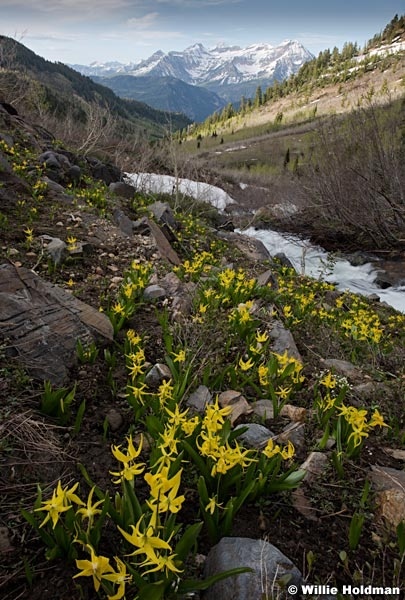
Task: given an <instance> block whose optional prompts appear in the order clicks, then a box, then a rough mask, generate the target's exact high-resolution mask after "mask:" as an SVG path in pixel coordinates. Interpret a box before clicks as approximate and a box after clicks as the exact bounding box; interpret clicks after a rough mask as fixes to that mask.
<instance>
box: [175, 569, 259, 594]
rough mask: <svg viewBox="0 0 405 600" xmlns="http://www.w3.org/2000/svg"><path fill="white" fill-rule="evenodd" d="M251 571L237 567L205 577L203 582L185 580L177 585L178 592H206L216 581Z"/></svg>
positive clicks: (250, 570) (250, 571) (251, 570)
mask: <svg viewBox="0 0 405 600" xmlns="http://www.w3.org/2000/svg"><path fill="white" fill-rule="evenodd" d="M252 572H253V569H251V568H250V567H238V568H236V569H229V570H228V571H223V572H222V573H218V574H217V575H212V576H211V577H207V578H206V579H203V580H201V581H200V580H197V579H196V580H191V579H189V580H186V581H182V582H181V583H180V584H179V587H178V592H179V593H181V594H188V593H190V592H196V591H198V590H206V589H207V588H209V587H210V586H211V585H214V583H217V581H222V579H227V578H228V577H233V576H235V575H240V574H241V573H252Z"/></svg>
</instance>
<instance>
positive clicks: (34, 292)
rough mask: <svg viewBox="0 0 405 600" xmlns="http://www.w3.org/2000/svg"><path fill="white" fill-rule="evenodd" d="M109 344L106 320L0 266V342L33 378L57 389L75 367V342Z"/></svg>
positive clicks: (33, 278) (31, 277) (24, 272)
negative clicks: (47, 380)
mask: <svg viewBox="0 0 405 600" xmlns="http://www.w3.org/2000/svg"><path fill="white" fill-rule="evenodd" d="M78 339H80V340H81V342H82V343H83V344H84V345H87V344H89V343H91V342H92V341H95V340H96V341H97V342H100V343H103V342H104V343H108V342H111V341H112V340H113V328H112V325H111V322H110V320H109V319H108V317H107V316H106V315H104V314H103V313H100V312H99V311H98V310H97V309H96V308H93V307H91V306H89V305H88V304H85V303H84V302H81V301H80V300H78V299H77V298H75V297H74V296H73V295H72V294H70V293H69V292H67V291H66V290H64V289H62V288H59V287H58V286H56V285H53V284H51V283H48V282H46V281H44V280H43V279H41V277H39V276H38V275H36V274H35V273H33V272H32V271H30V270H29V269H26V268H24V267H21V268H16V267H14V266H13V265H9V264H3V265H1V266H0V340H7V352H8V355H9V356H11V357H14V358H15V359H16V360H17V361H18V362H19V363H20V364H21V365H22V366H23V367H24V368H25V369H26V370H27V371H28V372H29V373H30V375H31V376H32V377H34V378H37V379H42V380H45V379H49V380H50V381H51V382H52V383H53V384H54V385H56V386H62V385H64V384H65V383H66V382H67V381H68V379H69V371H70V369H71V368H72V367H73V366H74V365H75V364H76V361H77V353H76V343H77V340H78Z"/></svg>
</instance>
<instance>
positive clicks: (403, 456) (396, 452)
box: [383, 448, 405, 461]
mask: <svg viewBox="0 0 405 600" xmlns="http://www.w3.org/2000/svg"><path fill="white" fill-rule="evenodd" d="M383 450H384V452H386V453H387V454H389V455H390V456H392V457H393V458H395V459H396V460H402V461H405V450H400V449H399V448H383Z"/></svg>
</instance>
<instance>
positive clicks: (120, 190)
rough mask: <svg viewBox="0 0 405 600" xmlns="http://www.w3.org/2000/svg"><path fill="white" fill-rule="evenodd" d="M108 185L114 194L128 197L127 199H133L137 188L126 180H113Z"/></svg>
mask: <svg viewBox="0 0 405 600" xmlns="http://www.w3.org/2000/svg"><path fill="white" fill-rule="evenodd" d="M108 187H109V189H110V190H111V191H112V192H113V193H114V194H116V195H117V196H120V197H121V198H126V199H127V200H132V198H133V197H134V194H135V188H134V187H133V186H132V185H130V184H129V183H125V182H124V181H115V182H112V183H110V185H109V186H108Z"/></svg>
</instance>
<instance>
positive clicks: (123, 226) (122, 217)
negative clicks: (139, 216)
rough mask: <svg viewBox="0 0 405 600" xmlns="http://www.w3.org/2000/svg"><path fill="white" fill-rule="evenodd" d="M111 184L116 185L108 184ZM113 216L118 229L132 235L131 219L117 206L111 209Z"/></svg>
mask: <svg viewBox="0 0 405 600" xmlns="http://www.w3.org/2000/svg"><path fill="white" fill-rule="evenodd" d="M111 185H116V184H113V183H112V184H110V186H111ZM113 218H114V221H115V222H116V224H117V225H118V227H119V228H120V230H121V231H122V232H123V233H125V235H127V236H129V237H132V235H133V233H134V227H133V223H132V221H131V219H130V218H129V217H127V215H126V214H125V213H124V212H123V211H122V210H120V209H119V208H114V210H113Z"/></svg>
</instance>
